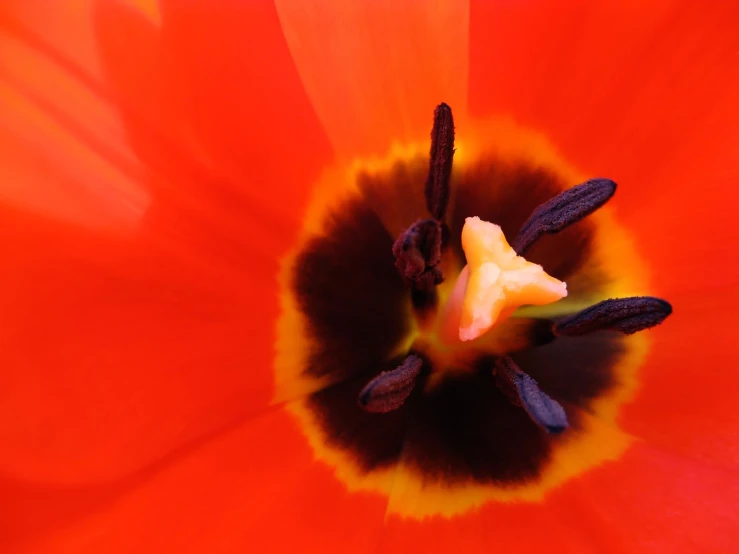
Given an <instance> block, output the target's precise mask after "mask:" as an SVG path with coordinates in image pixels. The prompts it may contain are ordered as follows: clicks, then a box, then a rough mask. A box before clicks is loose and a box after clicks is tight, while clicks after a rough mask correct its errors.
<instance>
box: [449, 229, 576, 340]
mask: <svg viewBox="0 0 739 554" xmlns="http://www.w3.org/2000/svg"><path fill="white" fill-rule="evenodd" d="M462 248H463V249H464V253H465V255H466V257H467V266H465V268H464V269H463V270H462V272H461V273H460V275H459V278H458V279H457V282H456V284H455V285H454V290H453V292H452V294H451V297H450V298H449V303H450V304H451V306H449V308H450V309H449V310H448V313H456V314H458V315H457V317H458V318H459V319H458V321H459V327H458V329H459V339H460V340H463V341H469V340H474V339H476V338H478V337H479V336H481V335H483V334H484V333H486V332H487V331H489V330H490V329H491V328H492V327H493V326H494V325H496V324H497V323H500V322H501V321H504V320H505V319H506V318H508V317H509V316H510V315H511V314H512V313H513V312H514V311H515V310H516V309H517V308H519V307H521V306H524V305H534V306H543V305H545V304H550V303H552V302H556V301H557V300H559V299H561V298H564V297H565V296H567V285H566V284H565V283H563V282H562V281H559V280H557V279H555V278H554V277H552V276H550V275H548V274H547V273H546V272H545V271H544V269H543V268H542V267H541V266H540V265H537V264H533V263H531V262H528V261H526V260H525V259H524V258H523V257H521V256H519V255H517V254H516V252H515V251H514V250H513V248H511V246H510V245H509V244H508V241H506V238H505V236H504V235H503V231H502V229H501V228H500V227H499V226H498V225H495V224H494V223H489V222H487V221H482V220H481V219H480V218H479V217H468V218H467V219H466V221H465V224H464V228H463V229H462ZM454 319H457V318H456V317H455V318H454Z"/></svg>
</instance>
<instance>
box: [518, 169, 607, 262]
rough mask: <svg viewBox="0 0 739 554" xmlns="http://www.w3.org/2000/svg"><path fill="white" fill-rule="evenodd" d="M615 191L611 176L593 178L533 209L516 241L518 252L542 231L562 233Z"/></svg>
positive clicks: (541, 233)
mask: <svg viewBox="0 0 739 554" xmlns="http://www.w3.org/2000/svg"><path fill="white" fill-rule="evenodd" d="M615 192H616V183H614V182H613V181H611V180H610V179H590V180H589V181H586V182H584V183H582V184H580V185H577V186H574V187H572V188H571V189H568V190H566V191H564V192H562V193H560V194H558V195H557V196H555V197H554V198H552V199H551V200H549V201H548V202H545V203H544V204H542V205H541V206H539V207H538V208H536V209H535V210H534V212H533V213H532V214H531V216H530V217H529V219H527V220H526V223H524V224H523V226H522V227H521V230H520V231H519V232H518V237H516V240H515V242H514V243H513V248H514V250H515V251H516V252H517V253H518V255H519V256H523V254H524V253H525V252H526V251H527V250H528V249H529V247H530V246H531V245H532V244H534V242H536V241H537V239H539V237H541V236H542V235H543V234H554V233H559V232H560V231H562V230H563V229H565V228H566V227H569V226H570V225H572V224H573V223H577V222H578V221H580V220H581V219H583V218H584V217H585V216H587V215H590V214H591V213H593V212H594V211H595V210H597V209H598V208H600V207H601V206H602V205H603V204H605V203H606V202H607V201H608V200H609V199H610V198H611V196H613V194H614V193H615Z"/></svg>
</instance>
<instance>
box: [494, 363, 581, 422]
mask: <svg viewBox="0 0 739 554" xmlns="http://www.w3.org/2000/svg"><path fill="white" fill-rule="evenodd" d="M495 366H496V367H495V370H494V375H495V384H496V385H498V388H499V389H500V390H502V391H503V392H504V393H505V395H506V396H507V397H508V399H509V400H510V401H511V402H512V403H513V404H514V405H516V406H521V407H522V408H523V409H524V410H526V413H527V414H528V415H529V417H530V418H531V421H533V422H534V423H536V424H537V425H538V426H539V427H541V428H542V429H544V430H545V431H546V432H548V433H552V434H557V433H561V432H562V431H564V430H565V429H567V427H568V425H569V423H568V422H567V414H565V411H564V409H563V408H562V406H561V405H560V404H559V403H558V402H557V401H556V400H553V399H552V398H550V397H549V396H547V394H545V393H544V392H543V391H542V390H541V389H540V388H539V385H538V384H537V383H536V381H535V380H534V379H532V378H531V377H529V376H528V375H527V374H526V373H524V372H523V371H521V368H519V367H518V365H516V362H514V361H513V360H512V359H511V358H509V357H508V356H503V357H501V358H498V359H497V360H496V362H495Z"/></svg>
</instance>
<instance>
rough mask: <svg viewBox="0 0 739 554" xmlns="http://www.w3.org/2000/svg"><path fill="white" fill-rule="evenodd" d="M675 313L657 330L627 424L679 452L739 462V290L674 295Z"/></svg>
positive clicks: (725, 463)
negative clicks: (738, 322) (738, 330)
mask: <svg viewBox="0 0 739 554" xmlns="http://www.w3.org/2000/svg"><path fill="white" fill-rule="evenodd" d="M670 300H671V301H672V305H673V307H674V309H675V312H674V315H673V317H671V318H670V319H669V320H668V321H666V322H665V323H664V324H663V325H661V326H659V327H657V328H656V329H654V331H650V337H651V338H652V339H653V344H652V347H651V349H650V354H649V357H648V358H647V361H646V363H645V365H644V366H643V367H642V368H641V371H640V380H641V387H640V389H639V391H638V393H637V396H636V398H635V399H634V402H633V403H632V404H630V405H628V406H627V407H626V408H625V410H624V412H623V414H622V416H621V422H622V424H623V426H624V429H625V430H626V431H627V432H629V433H633V434H634V435H636V436H638V437H640V438H641V439H643V440H645V441H647V442H648V443H649V444H650V445H654V446H656V447H659V448H661V449H664V450H666V451H668V452H670V453H672V454H675V455H678V456H682V457H685V458H688V459H693V460H696V461H700V462H707V463H710V464H713V465H717V466H725V467H729V468H733V469H737V468H739V443H738V442H737V438H736V437H737V429H739V413H738V412H737V408H736V391H737V389H739V373H737V371H736V368H737V366H739V350H738V349H737V347H736V313H737V310H738V309H739V289H738V288H736V287H733V288H730V289H713V290H711V291H710V294H708V292H706V293H703V294H699V295H690V296H682V297H677V298H674V299H673V298H671V299H670Z"/></svg>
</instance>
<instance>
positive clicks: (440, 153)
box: [426, 103, 454, 221]
mask: <svg viewBox="0 0 739 554" xmlns="http://www.w3.org/2000/svg"><path fill="white" fill-rule="evenodd" d="M453 157H454V119H452V109H451V108H450V107H449V106H447V105H446V104H444V103H442V104H439V105H438V106H437V107H436V109H435V110H434V126H433V128H432V129H431V159H430V161H429V176H428V179H426V207H427V208H428V211H429V212H430V213H431V215H433V216H434V217H435V218H436V219H437V220H439V221H440V220H441V219H442V218H443V217H444V213H445V212H446V207H447V204H448V203H449V178H450V177H451V175H452V158H453Z"/></svg>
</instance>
